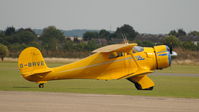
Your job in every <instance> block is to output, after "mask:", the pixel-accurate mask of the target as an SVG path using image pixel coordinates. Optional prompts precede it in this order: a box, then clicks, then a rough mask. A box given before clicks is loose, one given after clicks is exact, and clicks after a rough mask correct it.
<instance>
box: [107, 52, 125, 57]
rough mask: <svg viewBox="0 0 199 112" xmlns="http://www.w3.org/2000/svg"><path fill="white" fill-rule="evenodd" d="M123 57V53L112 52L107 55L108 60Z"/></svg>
mask: <svg viewBox="0 0 199 112" xmlns="http://www.w3.org/2000/svg"><path fill="white" fill-rule="evenodd" d="M121 56H124V53H123V52H112V53H111V54H109V58H110V59H111V58H117V57H121Z"/></svg>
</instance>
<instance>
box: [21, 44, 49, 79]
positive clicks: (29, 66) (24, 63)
mask: <svg viewBox="0 0 199 112" xmlns="http://www.w3.org/2000/svg"><path fill="white" fill-rule="evenodd" d="M18 68H19V70H20V73H21V74H22V76H23V77H28V76H31V75H34V74H41V73H47V72H50V71H51V70H50V68H48V67H47V65H46V63H45V61H44V58H43V56H42V54H41V52H40V51H39V49H37V48H35V47H28V48H26V49H24V50H23V51H22V52H21V53H20V55H19V58H18Z"/></svg>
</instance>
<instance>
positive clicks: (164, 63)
mask: <svg viewBox="0 0 199 112" xmlns="http://www.w3.org/2000/svg"><path fill="white" fill-rule="evenodd" d="M154 50H155V54H156V61H157V69H162V68H166V67H169V66H170V65H171V54H170V50H169V47H168V46H166V45H159V46H154Z"/></svg>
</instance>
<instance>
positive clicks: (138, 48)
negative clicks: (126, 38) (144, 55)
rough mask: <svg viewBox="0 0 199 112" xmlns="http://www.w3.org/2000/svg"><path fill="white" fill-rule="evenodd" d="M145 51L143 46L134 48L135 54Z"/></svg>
mask: <svg viewBox="0 0 199 112" xmlns="http://www.w3.org/2000/svg"><path fill="white" fill-rule="evenodd" d="M142 51H144V48H143V47H141V46H135V47H133V52H134V53H136V52H142Z"/></svg>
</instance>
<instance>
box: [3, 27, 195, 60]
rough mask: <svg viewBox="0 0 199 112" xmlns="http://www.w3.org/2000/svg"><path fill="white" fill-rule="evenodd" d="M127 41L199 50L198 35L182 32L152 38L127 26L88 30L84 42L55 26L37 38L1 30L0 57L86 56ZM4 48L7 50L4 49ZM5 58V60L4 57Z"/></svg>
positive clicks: (23, 30)
mask: <svg viewBox="0 0 199 112" xmlns="http://www.w3.org/2000/svg"><path fill="white" fill-rule="evenodd" d="M124 39H127V40H128V41H129V42H136V43H138V44H139V45H141V46H154V45H158V44H166V45H169V46H173V47H180V48H184V49H189V50H195V51H196V50H199V44H198V43H197V42H199V32H198V31H192V32H190V33H186V32H185V31H184V30H183V29H178V30H171V31H170V32H169V33H168V34H164V35H152V34H141V33H138V32H137V31H135V30H134V28H133V27H132V26H130V25H128V24H124V25H122V26H121V27H118V28H117V29H116V31H114V32H113V31H107V30H105V29H102V30H100V31H88V32H85V33H84V34H83V40H79V39H78V38H77V37H74V39H73V40H71V39H70V38H67V37H66V36H65V35H64V33H63V32H62V31H61V30H59V29H57V28H56V27H55V26H49V27H46V28H44V29H43V32H42V33H41V35H37V34H36V33H35V32H34V31H33V30H32V29H31V28H20V29H15V28H14V27H8V28H6V29H5V30H4V31H0V57H1V58H2V57H5V56H6V55H8V52H9V56H11V57H17V56H18V55H19V53H20V51H21V50H23V49H24V48H26V47H29V46H33V47H37V48H39V49H40V50H41V51H42V53H43V54H44V56H46V57H80V58H81V57H85V56H87V55H89V52H90V51H92V50H94V49H96V48H98V47H101V46H104V45H107V44H113V43H122V42H123V40H124ZM2 49H4V50H2ZM2 59H3V58H2Z"/></svg>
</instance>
